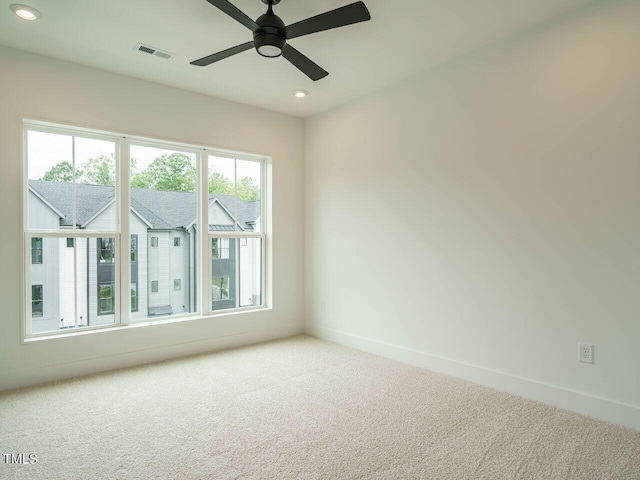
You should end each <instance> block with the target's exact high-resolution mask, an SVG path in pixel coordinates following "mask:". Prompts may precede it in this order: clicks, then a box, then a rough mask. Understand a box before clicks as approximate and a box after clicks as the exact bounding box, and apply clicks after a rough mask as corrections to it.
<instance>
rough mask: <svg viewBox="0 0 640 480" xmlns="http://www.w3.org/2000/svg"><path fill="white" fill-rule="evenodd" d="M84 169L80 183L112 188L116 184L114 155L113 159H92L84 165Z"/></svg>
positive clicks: (101, 157) (101, 156)
mask: <svg viewBox="0 0 640 480" xmlns="http://www.w3.org/2000/svg"><path fill="white" fill-rule="evenodd" d="M82 168H83V170H84V174H83V175H82V177H81V178H80V183H90V184H93V185H111V186H113V185H115V184H116V162H115V160H114V159H113V155H111V158H110V157H107V156H106V155H100V156H99V157H92V158H90V159H89V160H87V161H86V162H85V163H83V164H82Z"/></svg>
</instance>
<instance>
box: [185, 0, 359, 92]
mask: <svg viewBox="0 0 640 480" xmlns="http://www.w3.org/2000/svg"><path fill="white" fill-rule="evenodd" d="M207 2H209V3H210V4H211V5H213V6H214V7H217V8H219V9H220V10H222V11H223V12H224V13H226V14H227V15H229V16H230V17H231V18H233V19H234V20H236V21H237V22H240V23H241V24H242V25H244V26H245V27H247V28H248V29H249V30H251V31H252V32H253V41H251V42H247V43H243V44H241V45H236V46H235V47H231V48H228V49H227V50H223V51H221V52H218V53H214V54H213V55H209V56H206V57H203V58H201V59H199V60H195V61H193V62H191V65H197V66H199V67H204V66H207V65H211V64H212V63H214V62H217V61H220V60H223V59H225V58H228V57H230V56H232V55H236V54H237V53H241V52H244V51H246V50H249V49H250V48H252V47H255V49H256V50H257V51H258V53H259V54H260V55H262V56H263V57H279V56H280V55H282V56H283V57H284V58H285V59H287V60H288V61H289V62H291V63H292V64H293V66H295V67H296V68H298V69H299V70H300V71H301V72H302V73H304V74H305V75H306V76H308V77H309V78H310V79H311V80H313V81H314V82H315V81H316V80H320V79H321V78H324V77H326V76H327V75H329V72H327V71H326V70H324V69H323V68H322V67H320V66H319V65H317V64H315V63H314V62H312V61H311V60H310V59H309V58H307V57H305V56H304V55H303V54H302V53H300V52H299V51H298V50H296V49H295V48H293V47H292V46H291V45H290V44H288V43H287V40H291V39H292V38H297V37H302V36H304V35H309V34H311V33H316V32H321V31H323V30H330V29H332V28H338V27H344V26H346V25H351V24H354V23H359V22H365V21H367V20H370V19H371V15H370V14H369V10H367V7H366V6H365V4H364V3H363V2H355V3H352V4H350V5H346V6H344V7H340V8H336V9H335V10H330V11H328V12H325V13H322V14H320V15H316V16H315V17H310V18H307V19H306V20H301V21H299V22H296V23H293V24H291V25H286V26H285V24H284V22H283V21H282V20H281V19H280V17H278V16H277V15H276V14H275V13H273V6H274V5H277V4H278V3H280V0H262V3H264V4H266V5H268V8H267V13H265V14H264V15H262V16H260V17H258V19H257V20H256V21H255V22H254V21H253V20H251V19H250V18H249V17H248V16H247V15H245V14H244V13H243V12H242V11H240V10H239V9H238V8H237V7H235V6H234V5H233V4H231V3H230V2H229V1H228V0H207Z"/></svg>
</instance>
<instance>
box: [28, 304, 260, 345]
mask: <svg viewBox="0 0 640 480" xmlns="http://www.w3.org/2000/svg"><path fill="white" fill-rule="evenodd" d="M271 310H272V307H256V308H237V309H233V310H225V311H220V312H214V313H208V314H206V315H183V316H173V317H171V318H165V319H158V320H144V321H138V322H134V323H130V324H129V325H100V326H98V327H86V328H83V329H82V330H76V331H66V332H62V331H59V332H55V333H54V332H47V333H42V334H36V335H34V336H31V337H27V338H23V339H22V344H24V345H26V344H35V343H39V342H42V341H47V340H54V339H58V338H70V337H79V336H85V335H95V334H99V333H104V332H114V331H124V330H133V329H138V328H146V327H153V326H156V325H167V324H171V323H185V322H191V321H194V320H217V319H222V318H227V317H232V316H237V315H244V314H253V313H258V312H266V311H271Z"/></svg>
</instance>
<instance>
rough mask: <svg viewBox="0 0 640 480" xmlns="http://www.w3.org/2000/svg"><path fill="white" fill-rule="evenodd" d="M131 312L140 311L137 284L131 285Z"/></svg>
mask: <svg viewBox="0 0 640 480" xmlns="http://www.w3.org/2000/svg"><path fill="white" fill-rule="evenodd" d="M131 311H132V312H137V311H138V285H136V284H135V283H132V284H131Z"/></svg>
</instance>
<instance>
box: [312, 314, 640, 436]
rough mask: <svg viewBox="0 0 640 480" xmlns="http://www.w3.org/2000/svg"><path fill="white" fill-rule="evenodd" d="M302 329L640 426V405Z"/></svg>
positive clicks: (341, 334)
mask: <svg viewBox="0 0 640 480" xmlns="http://www.w3.org/2000/svg"><path fill="white" fill-rule="evenodd" d="M306 333H307V334H308V335H312V336H315V337H318V338H321V339H323V340H327V341H330V342H333V343H338V344H340V345H345V346H347V347H352V348H357V349H358V350H364V351H366V352H369V353H373V354H375V355H380V356H383V357H387V358H391V359H394V360H398V361H400V362H404V363H408V364H411V365H416V366H418V367H423V368H426V369H429V370H433V371H435V372H440V373H444V374H446V375H451V376H452V377H457V378H461V379H463V380H468V381H470V382H473V383H477V384H480V385H484V386H487V387H491V388H495V389H496V390H501V391H503V392H507V393H511V394H513V395H518V396H520V397H524V398H528V399H530V400H536V401H539V402H542V403H545V404H548V405H553V406H556V407H559V408H564V409H566V410H571V411H573V412H577V413H581V414H583V415H588V416H590V417H594V418H598V419H600V420H605V421H608V422H611V423H615V424H618V425H623V426H625V427H629V428H633V429H635V430H640V407H637V406H634V405H629V404H625V403H621V402H617V401H615V400H611V399H606V398H601V397H597V396H594V395H590V394H587V393H584V392H578V391H575V390H570V389H566V388H563V387H559V386H556V385H550V384H547V383H542V382H539V381H536V380H531V379H528V378H523V377H518V376H516V375H511V374H508V373H504V372H500V371H497V370H492V369H488V368H484V367H479V366H477V365H472V364H469V363H464V362H459V361H457V360H453V359H450V358H445V357H440V356H437V355H432V354H429V353H426V352H421V351H418V350H413V349H410V348H406V347H402V346H399V345H393V344H389V343H385V342H381V341H378V340H373V339H370V338H366V337H361V336H358V335H353V334H350V333H346V332H342V331H339V330H333V329H330V328H326V327H321V326H312V325H307V328H306Z"/></svg>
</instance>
